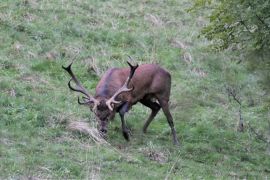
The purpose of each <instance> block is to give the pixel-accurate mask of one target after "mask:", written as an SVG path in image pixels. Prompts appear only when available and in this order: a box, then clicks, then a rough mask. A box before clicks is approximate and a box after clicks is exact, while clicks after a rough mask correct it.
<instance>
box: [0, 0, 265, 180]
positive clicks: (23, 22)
mask: <svg viewBox="0 0 270 180" xmlns="http://www.w3.org/2000/svg"><path fill="white" fill-rule="evenodd" d="M188 2H189V1H186V0H182V1H176V0H170V1H164V2H163V1H160V2H157V1H150V0H145V1H140V2H132V1H128V2H127V1H121V0H112V1H98V0H97V1H95V0H91V1H89V2H87V1H83V0H77V1H68V0H62V1H51V0H47V1H45V0H43V1H37V0H24V1H21V0H4V1H1V4H0V42H1V43H0V90H1V94H0V115H1V116H0V142H1V144H0V145H1V146H0V161H1V164H0V178H27V177H39V178H56V177H57V178H68V179H70V178H90V179H91V178H92V179H99V178H100V179H116V178H119V177H120V179H127V178H129V179H164V178H165V177H169V178H170V179H179V178H181V177H182V178H213V177H224V178H228V177H229V178H235V177H236V178H244V177H246V178H249V177H258V178H262V177H267V176H269V171H270V158H269V151H268V152H267V144H266V143H264V142H263V141H261V140H259V139H258V138H255V135H254V133H252V132H251V131H250V130H249V129H248V128H247V129H246V131H245V132H244V133H237V132H236V131H235V126H236V124H237V119H238V114H237V113H238V107H237V104H236V103H234V102H233V101H229V99H228V96H227V93H226V91H225V88H224V87H225V85H228V84H229V85H236V84H240V85H241V87H243V90H242V91H241V97H242V101H243V116H244V120H245V121H246V122H249V123H250V124H251V125H252V126H253V127H254V128H256V130H258V131H259V132H260V133H266V130H267V127H268V125H267V117H266V115H264V114H265V113H263V112H264V111H265V108H264V106H263V101H262V98H263V94H264V92H263V91H262V89H260V87H259V86H258V84H257V79H256V76H254V75H249V74H248V73H247V72H246V71H245V69H244V68H243V66H242V65H238V64H236V63H235V62H233V61H231V60H230V59H237V55H231V54H226V53H224V54H210V53H209V52H207V51H206V50H205V46H206V45H207V44H208V42H207V41H205V40H202V39H197V35H198V30H199V28H200V27H201V26H203V24H204V23H206V22H205V21H204V20H203V19H202V18H201V17H200V16H195V15H190V14H188V13H187V12H186V11H185V10H186V9H187V8H188V7H189V6H190V4H189V3H188ZM183 46H184V48H183ZM188 53H189V54H190V55H191V57H192V59H191V60H190V61H189V59H190V58H187V56H188ZM127 55H131V56H132V57H134V59H136V60H137V62H140V63H149V62H156V63H159V64H161V65H162V66H163V67H166V68H167V69H168V70H169V71H170V72H171V73H172V77H173V86H172V99H171V110H172V114H173V117H174V119H175V125H176V129H177V132H178V135H179V137H180V138H181V141H182V146H181V148H179V147H174V146H172V143H171V136H170V129H169V127H168V125H167V122H166V120H165V117H164V116H163V114H162V113H159V115H158V116H157V118H156V120H155V121H154V122H153V123H152V124H151V125H150V127H149V132H148V134H145V135H144V134H142V133H141V128H142V126H143V121H144V119H145V118H146V117H147V116H148V114H149V113H150V112H149V110H147V109H145V108H143V107H142V106H141V105H138V106H136V107H134V108H133V109H132V111H131V112H130V113H129V115H128V116H127V119H128V124H129V127H130V128H131V129H132V134H133V136H132V141H131V142H129V143H127V142H125V140H124V139H123V137H122V135H121V132H120V129H119V127H120V121H119V118H118V117H116V119H115V121H113V122H112V123H111V124H110V129H109V139H108V142H109V143H110V144H111V145H101V144H97V143H94V142H93V141H92V140H91V139H89V137H86V136H83V135H80V134H74V133H72V132H70V131H68V130H67V129H66V122H68V121H76V120H85V121H90V122H91V123H92V124H93V121H94V120H93V116H91V115H90V116H89V114H90V112H89V110H88V109H87V108H84V107H79V106H78V105H77V104H76V95H75V94H74V93H70V92H69V90H68V88H67V86H66V83H67V81H68V76H67V74H65V73H64V72H63V70H62V69H61V65H63V64H64V65H67V64H68V63H69V62H71V60H72V59H75V63H74V71H75V72H76V74H77V76H78V77H79V78H80V79H81V81H82V82H83V83H84V84H85V86H86V87H88V88H89V89H91V91H92V92H94V88H95V85H96V83H97V81H98V76H97V75H96V73H94V72H93V71H92V70H91V69H93V68H91V67H94V69H96V71H97V74H98V75H100V74H102V72H104V70H106V69H107V68H108V67H112V66H126V64H125V61H126V59H127ZM185 57H186V58H185ZM89 79H91V80H89ZM250 101H252V104H251V103H250Z"/></svg>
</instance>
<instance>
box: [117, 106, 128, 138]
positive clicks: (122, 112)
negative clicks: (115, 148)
mask: <svg viewBox="0 0 270 180" xmlns="http://www.w3.org/2000/svg"><path fill="white" fill-rule="evenodd" d="M128 110H129V103H128V102H125V103H124V105H122V106H121V108H120V110H119V114H120V118H121V122H122V132H123V136H124V138H125V139H126V140H127V141H129V134H130V132H129V129H128V128H127V126H126V122H125V119H124V116H125V113H126V112H128Z"/></svg>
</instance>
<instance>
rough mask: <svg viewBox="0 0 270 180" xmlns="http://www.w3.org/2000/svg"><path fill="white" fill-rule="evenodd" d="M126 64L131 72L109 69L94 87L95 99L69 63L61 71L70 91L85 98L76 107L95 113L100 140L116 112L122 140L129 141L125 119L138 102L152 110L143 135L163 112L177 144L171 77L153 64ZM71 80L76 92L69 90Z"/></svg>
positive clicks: (124, 69)
mask: <svg viewBox="0 0 270 180" xmlns="http://www.w3.org/2000/svg"><path fill="white" fill-rule="evenodd" d="M127 63H128V65H129V66H130V68H112V69H109V70H108V71H107V72H106V73H105V74H104V75H103V76H102V78H101V80H100V81H99V83H98V85H97V87H96V95H95V96H91V95H90V94H89V93H88V92H87V90H86V89H85V88H84V87H83V86H82V85H81V83H80V82H79V81H78V79H77V78H76V76H75V75H74V74H73V72H72V70H71V65H72V63H71V64H70V65H69V66H68V67H63V68H64V69H65V70H66V71H67V72H68V73H69V75H70V76H71V80H70V81H69V83H68V86H69V88H70V89H71V90H73V91H77V92H80V93H82V94H84V95H85V96H84V97H83V101H80V99H79V97H78V103H79V104H81V105H88V106H89V107H90V109H91V110H92V111H93V112H94V113H95V115H96V117H97V120H98V124H99V132H100V133H101V134H102V135H103V136H105V135H106V133H107V124H108V122H109V121H110V120H112V119H113V118H114V116H115V114H116V112H118V113H119V114H120V117H121V122H122V132H123V136H124V137H125V139H126V140H127V141H128V140H129V129H128V128H127V126H126V123H125V119H124V115H125V113H126V112H128V110H129V109H131V107H132V106H133V105H134V104H136V103H137V102H140V103H142V104H143V105H145V106H147V107H149V108H150V109H151V110H152V112H151V114H150V116H149V117H148V119H147V120H146V122H145V124H144V126H143V132H144V133H145V132H146V130H147V127H148V126H149V124H150V123H151V121H152V120H153V119H154V117H155V116H156V115H157V113H158V111H159V110H160V108H162V110H163V112H164V114H165V116H166V118H167V121H168V123H169V125H170V128H171V131H172V136H173V143H174V144H179V142H178V139H177V137H176V131H175V128H174V124H173V118H172V115H171V113H170V110H169V104H168V102H169V98H170V89H171V75H170V73H169V72H167V71H166V70H165V69H163V68H161V67H159V66H158V65H156V64H143V65H140V66H138V65H136V66H132V65H131V64H130V63H129V62H127ZM72 80H73V81H74V82H75V84H76V86H77V87H76V88H74V87H72V86H71V81H72ZM156 100H157V102H156Z"/></svg>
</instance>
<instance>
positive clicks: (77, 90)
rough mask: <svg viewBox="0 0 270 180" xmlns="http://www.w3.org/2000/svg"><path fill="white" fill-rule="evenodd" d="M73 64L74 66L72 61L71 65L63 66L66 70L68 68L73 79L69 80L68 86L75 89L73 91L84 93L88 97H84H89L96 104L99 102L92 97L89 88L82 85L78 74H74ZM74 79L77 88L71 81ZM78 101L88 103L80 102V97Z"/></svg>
mask: <svg viewBox="0 0 270 180" xmlns="http://www.w3.org/2000/svg"><path fill="white" fill-rule="evenodd" d="M71 66H72V63H70V65H68V66H67V67H64V66H62V68H63V69H64V70H66V71H67V72H68V74H69V75H70V76H71V79H70V81H69V82H68V87H69V88H70V89H71V90H73V91H76V92H80V93H82V94H84V95H85V96H87V97H84V98H85V99H88V102H94V103H95V104H96V103H97V100H96V99H95V98H94V97H92V96H91V95H90V94H89V93H88V92H87V90H86V89H85V88H84V87H83V86H82V85H81V83H80V81H79V80H78V79H77V78H76V76H75V75H74V74H73V72H72V70H71ZM72 80H73V81H74V82H75V84H76V85H77V88H74V87H72V86H71V81H72ZM78 103H79V104H86V103H83V102H80V101H79V99H78Z"/></svg>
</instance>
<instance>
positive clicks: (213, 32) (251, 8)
mask: <svg viewBox="0 0 270 180" xmlns="http://www.w3.org/2000/svg"><path fill="white" fill-rule="evenodd" d="M207 6H210V8H212V11H211V14H210V15H209V19H210V23H209V24H208V25H207V26H206V27H204V28H203V30H202V34H203V35H204V36H205V37H206V38H208V39H210V40H214V41H215V48H217V49H227V48H229V47H230V48H236V49H244V50H245V51H250V50H252V51H260V52H262V53H268V52H269V47H270V44H269V43H270V2H269V1H268V0H262V1H261V0H257V1H253V0H245V1H244V0H236V1H235V0H224V1H219V0H217V1H216V0H197V1H195V5H194V6H193V8H192V9H198V8H202V7H207Z"/></svg>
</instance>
